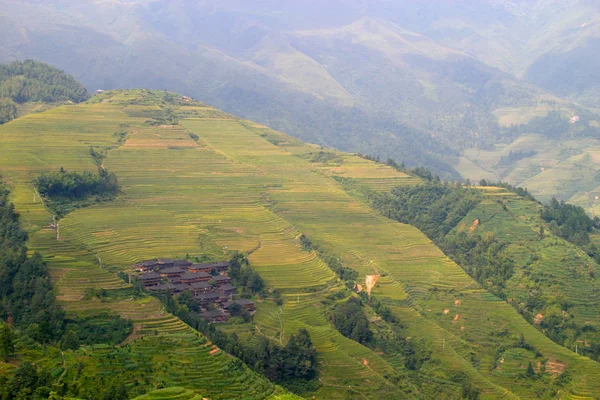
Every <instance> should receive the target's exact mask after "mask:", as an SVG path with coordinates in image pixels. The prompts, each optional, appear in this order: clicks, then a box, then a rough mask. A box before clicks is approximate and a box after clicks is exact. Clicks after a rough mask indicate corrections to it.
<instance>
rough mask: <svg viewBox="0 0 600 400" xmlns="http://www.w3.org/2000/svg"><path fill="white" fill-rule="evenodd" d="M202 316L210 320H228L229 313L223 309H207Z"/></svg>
mask: <svg viewBox="0 0 600 400" xmlns="http://www.w3.org/2000/svg"><path fill="white" fill-rule="evenodd" d="M201 316H202V318H203V319H205V320H207V321H209V322H213V323H215V322H227V320H228V319H229V315H228V314H226V313H225V312H224V311H223V310H220V309H219V310H214V311H206V312H203V313H202V314H201Z"/></svg>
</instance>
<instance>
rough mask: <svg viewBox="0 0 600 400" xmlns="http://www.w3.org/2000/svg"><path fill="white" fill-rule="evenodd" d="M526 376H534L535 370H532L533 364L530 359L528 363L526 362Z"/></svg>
mask: <svg viewBox="0 0 600 400" xmlns="http://www.w3.org/2000/svg"><path fill="white" fill-rule="evenodd" d="M526 374H527V376H534V375H535V371H534V370H533V365H532V364H531V361H529V364H527V373H526Z"/></svg>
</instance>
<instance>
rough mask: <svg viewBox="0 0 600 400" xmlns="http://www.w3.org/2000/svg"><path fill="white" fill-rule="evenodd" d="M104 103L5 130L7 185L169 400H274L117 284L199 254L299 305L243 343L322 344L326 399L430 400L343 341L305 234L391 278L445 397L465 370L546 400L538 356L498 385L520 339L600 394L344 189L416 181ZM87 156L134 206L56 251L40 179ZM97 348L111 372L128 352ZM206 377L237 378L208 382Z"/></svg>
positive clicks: (358, 162)
mask: <svg viewBox="0 0 600 400" xmlns="http://www.w3.org/2000/svg"><path fill="white" fill-rule="evenodd" d="M109 98H110V100H112V101H111V102H110V103H108V102H106V100H108V99H109ZM100 100H104V101H101V102H97V103H94V104H90V103H88V104H83V105H78V106H63V107H59V108H56V109H53V110H50V111H47V112H45V113H42V114H33V115H29V116H26V117H23V118H21V119H18V120H16V121H14V122H11V123H9V124H6V125H3V126H2V127H0V147H1V148H2V149H3V150H4V149H7V151H2V153H1V154H0V171H1V172H2V174H3V176H4V177H6V178H7V180H8V181H9V182H10V183H11V184H12V186H13V199H14V201H15V204H16V207H17V209H18V211H19V212H21V214H22V215H23V221H24V223H25V224H26V226H27V228H28V229H29V230H30V232H32V239H31V244H30V247H31V248H32V250H39V251H41V252H43V253H44V255H45V257H46V259H47V260H48V262H49V265H50V267H51V271H52V275H53V278H54V280H55V283H56V286H57V290H58V292H59V296H60V299H61V300H62V301H63V304H65V307H66V308H67V310H69V311H71V312H90V310H99V309H110V310H114V311H116V312H118V313H120V314H122V315H124V316H127V317H130V318H132V319H133V320H134V322H135V323H136V331H135V334H134V336H133V337H132V338H130V341H131V343H133V346H134V347H135V348H136V349H139V350H136V353H135V354H138V353H139V355H138V356H135V357H137V358H135V357H134V356H131V357H133V358H132V360H133V361H131V362H133V363H139V362H141V361H140V360H148V359H150V360H151V361H148V362H150V363H152V364H153V365H154V370H160V371H164V372H161V373H160V374H159V376H157V378H156V379H157V380H161V381H164V382H165V383H166V386H182V387H185V388H187V389H193V390H196V392H198V393H200V394H201V395H204V396H206V395H208V396H210V397H211V398H227V397H228V396H229V398H236V397H235V396H236V393H237V394H238V395H239V393H240V391H242V390H250V391H251V393H253V398H257V399H258V398H267V397H268V396H271V395H272V394H273V393H274V390H275V388H274V386H273V385H270V384H269V383H268V382H265V381H264V380H261V379H258V378H256V375H255V374H253V373H251V372H250V371H249V370H247V369H245V368H242V367H240V366H235V365H233V364H232V361H231V358H230V357H227V356H225V355H224V354H221V352H218V354H220V355H218V356H215V355H211V354H210V350H211V348H212V347H211V345H210V344H208V343H206V341H205V339H203V338H202V337H201V336H199V335H197V334H196V333H194V332H193V331H192V330H191V329H190V328H189V327H187V326H186V325H185V324H183V323H182V322H181V321H179V320H178V319H176V318H174V317H173V316H170V315H169V314H166V313H165V312H164V311H163V310H162V307H161V305H160V304H158V303H157V302H156V301H153V300H150V299H142V300H136V301H133V300H130V299H127V298H122V297H120V296H119V293H120V290H121V288H122V287H124V286H125V285H126V284H125V283H123V282H122V281H120V280H119V279H118V278H116V275H115V273H116V272H117V271H119V270H127V269H128V268H129V267H130V265H131V263H133V262H134V261H137V260H140V259H144V258H150V257H159V256H164V257H183V256H185V255H186V254H189V255H190V256H201V255H209V256H211V257H214V258H215V259H218V258H222V257H224V256H226V254H227V252H228V251H230V250H240V251H245V252H249V253H250V261H251V262H252V265H253V267H254V268H255V269H256V270H257V271H258V272H259V273H260V274H261V276H262V277H263V278H264V279H265V281H266V282H267V285H268V286H270V287H273V288H278V289H280V290H281V291H282V293H284V296H285V298H286V302H285V303H284V305H283V306H282V307H277V306H275V305H274V304H273V303H272V302H270V301H265V302H262V303H260V302H259V303H257V305H258V312H257V314H256V316H255V326H254V327H251V328H250V329H249V328H248V327H247V326H244V325H240V326H239V334H240V337H244V335H246V336H248V337H249V336H250V333H251V332H252V331H253V330H255V331H257V332H261V333H263V334H265V335H267V336H270V337H272V338H274V339H276V340H282V341H285V340H286V339H287V338H288V337H289V335H290V334H292V333H294V332H295V331H297V330H298V329H299V328H301V327H304V328H306V329H308V330H309V332H310V334H311V337H312V338H313V341H314V342H315V344H316V346H317V348H318V350H319V361H320V371H321V381H322V383H323V386H322V387H321V389H320V390H319V391H318V392H317V393H316V394H315V396H316V398H365V397H366V398H373V399H378V398H402V397H408V398H414V397H418V394H414V393H411V394H408V393H409V391H410V390H411V387H412V386H411V384H410V379H413V378H410V377H408V378H406V379H408V380H407V381H406V382H404V381H402V382H403V383H401V384H396V383H393V382H394V381H393V379H391V377H393V376H407V375H406V374H407V373H406V371H405V369H404V366H403V364H402V362H401V360H399V358H398V357H395V356H386V355H381V354H377V353H375V352H373V351H371V350H370V349H368V348H366V347H364V346H361V345H359V344H357V343H356V342H353V341H351V340H349V339H347V338H345V337H343V336H342V335H340V334H339V333H338V332H337V331H335V330H334V329H332V327H331V325H330V323H329V322H328V321H327V319H326V316H325V314H324V311H323V310H322V309H321V304H320V301H321V299H323V298H324V297H325V296H327V295H328V294H330V293H331V292H333V291H335V290H337V288H339V287H340V282H339V281H338V280H337V279H336V278H335V276H334V274H333V272H332V271H331V270H330V269H329V268H328V267H327V266H326V265H325V264H324V263H323V261H322V260H321V259H320V258H319V257H318V256H317V255H316V254H315V253H313V252H306V251H304V250H303V249H302V247H301V245H300V242H299V240H298V236H299V235H300V234H301V233H305V234H307V235H308V236H309V237H310V238H311V239H312V240H313V241H314V242H316V243H318V244H319V245H321V246H322V247H324V248H326V249H328V250H329V251H331V252H333V253H335V254H337V255H338V256H340V257H342V258H343V259H344V261H345V263H346V264H347V265H348V266H351V267H353V268H355V269H356V270H358V271H360V273H361V274H362V275H367V274H372V273H379V274H381V278H380V280H379V283H378V285H377V287H376V288H375V290H374V294H375V295H376V296H377V297H378V298H379V299H380V300H382V301H384V302H386V303H388V304H389V305H390V306H391V307H392V309H393V311H394V312H395V313H396V314H397V316H398V317H399V318H400V319H401V320H402V321H403V322H405V323H406V325H408V328H409V330H410V332H411V333H413V334H414V336H417V337H426V338H428V339H429V340H430V341H431V342H432V343H433V346H434V356H435V357H436V358H437V359H438V360H439V362H438V364H437V365H435V366H430V368H428V369H427V371H430V372H431V373H429V372H428V373H425V374H422V376H420V377H419V379H422V380H424V381H425V382H427V381H428V380H429V381H431V383H432V384H434V383H439V381H440V379H441V378H439V377H438V376H437V373H436V371H442V372H443V371H446V372H448V371H460V372H463V373H464V374H466V375H467V376H469V378H470V379H471V380H472V382H473V383H474V384H475V385H476V386H478V387H479V388H481V389H482V390H483V394H484V397H486V398H532V397H535V396H536V392H537V391H539V390H541V389H543V386H544V385H545V383H543V382H534V381H531V380H522V379H520V378H519V376H518V375H519V374H520V373H522V372H524V367H523V362H524V360H528V359H531V358H532V357H534V355H532V354H522V353H519V351H517V350H514V351H512V350H508V351H507V352H506V354H504V355H503V357H504V360H505V363H504V364H503V367H502V368H500V369H499V368H496V369H493V370H492V363H493V361H494V357H495V354H496V350H497V348H498V347H499V346H500V345H501V344H506V343H510V342H514V341H515V340H517V339H518V338H519V336H520V335H521V334H523V335H524V336H525V337H526V339H527V341H528V342H529V343H531V344H532V345H534V346H535V347H536V348H537V349H539V350H540V352H541V353H542V354H543V357H544V358H545V359H547V360H549V361H550V362H552V363H555V364H556V365H559V366H562V365H564V367H569V368H571V370H572V371H573V376H574V379H573V382H572V383H571V384H569V385H567V386H566V387H565V388H564V389H561V390H562V392H561V396H563V397H564V398H592V396H593V394H594V393H600V380H599V379H598V378H599V377H600V367H598V365H596V364H594V363H593V362H591V361H590V360H588V359H586V358H583V357H578V356H576V355H575V354H574V353H572V352H570V351H568V350H567V349H565V348H562V347H560V346H557V345H555V344H554V343H552V342H551V341H550V340H549V339H547V338H546V337H544V336H543V335H542V334H541V333H539V332H538V331H537V330H536V329H535V328H533V327H532V326H530V325H529V324H527V322H526V321H525V320H523V319H522V318H521V317H520V316H519V315H518V314H517V313H516V312H515V311H514V310H513V309H512V308H511V307H510V306H509V305H508V304H506V303H504V302H502V301H500V300H499V299H497V298H495V297H493V296H491V295H489V294H488V293H487V292H485V291H484V290H483V289H481V288H480V287H479V286H478V285H477V284H476V283H475V282H474V281H473V280H472V279H471V278H469V277H468V276H467V275H466V274H465V273H464V272H463V271H462V269H461V268H460V267H458V266H457V265H456V264H454V263H453V262H451V261H450V260H449V259H448V258H447V257H445V256H444V255H443V254H442V253H441V252H440V251H439V249H437V248H436V247H435V246H434V245H433V244H432V243H431V242H430V241H429V240H428V239H427V238H426V237H425V236H424V235H423V234H422V233H421V232H419V231H418V230H416V229H415V228H413V227H410V226H406V225H402V224H399V223H395V222H392V221H390V220H387V219H385V218H383V217H381V216H379V215H377V214H376V213H375V212H374V211H373V210H371V209H370V208H369V207H367V206H366V205H364V204H363V203H362V202H361V201H360V200H357V199H355V198H354V197H352V196H350V195H349V194H348V193H346V192H345V191H344V190H343V189H342V187H341V186H340V185H338V183H337V182H336V181H335V180H334V179H332V176H345V177H351V178H356V179H360V180H361V181H362V182H363V183H365V184H367V185H369V186H370V187H372V188H373V189H375V190H386V189H388V188H390V187H392V186H394V185H398V184H413V183H416V182H418V180H417V179H415V178H413V177H410V176H407V175H405V174H402V173H400V172H397V171H395V170H393V169H392V168H389V167H383V166H380V165H377V164H375V163H372V162H369V161H366V160H363V159H361V158H359V157H356V156H352V155H348V154H341V153H340V154H339V156H340V157H341V158H342V159H343V161H342V162H341V163H339V165H328V164H326V163H314V162H310V161H309V160H307V159H306V157H305V155H306V154H308V153H311V152H318V151H320V149H319V148H318V147H317V146H312V145H306V144H303V143H301V142H299V141H297V140H295V139H292V138H290V137H288V136H286V135H283V134H281V133H278V132H274V131H272V130H269V129H267V128H264V127H261V126H259V125H256V124H253V123H250V122H247V121H240V120H238V119H235V118H233V117H231V116H228V115H226V114H223V113H221V112H219V111H218V110H214V109H211V108H208V107H202V106H197V105H194V106H186V105H179V106H177V107H175V110H176V112H177V113H178V114H179V115H181V116H184V117H185V118H184V119H182V120H181V121H180V125H176V126H164V125H163V126H148V124H144V122H145V121H146V120H147V119H148V118H151V117H160V115H162V114H161V113H162V109H161V108H160V107H157V105H160V104H161V101H162V100H161V97H160V94H156V93H150V92H146V91H126V92H111V93H106V94H104V95H103V97H102V98H100ZM122 124H126V125H127V128H126V129H127V132H128V134H127V137H126V140H125V141H123V142H121V143H120V142H119V140H118V136H117V135H114V133H115V132H119V131H120V130H121V129H122V127H121V125H122ZM196 137H197V138H198V139H196ZM90 146H97V147H101V146H102V147H111V150H110V151H109V152H108V157H107V158H106V160H105V165H106V167H107V168H108V169H109V170H110V171H112V172H115V173H116V174H117V176H118V178H119V182H120V184H121V185H122V187H123V193H122V194H121V195H120V196H119V198H118V199H117V200H116V201H114V202H110V203H100V204H98V205H96V206H93V207H89V208H85V209H80V210H77V211H74V212H72V213H71V214H69V215H67V216H66V217H65V218H64V219H62V220H61V221H60V223H59V238H60V241H57V240H56V232H55V231H52V230H50V229H47V226H48V225H49V224H50V222H51V220H52V219H51V216H50V215H49V214H48V213H47V212H46V211H45V209H44V208H43V205H42V204H41V203H40V200H39V198H37V199H34V196H33V195H34V193H33V188H32V185H31V181H32V180H33V178H35V176H37V175H38V174H39V173H40V172H41V171H44V170H56V169H58V168H60V167H61V166H62V167H65V168H66V169H72V170H77V171H83V170H85V169H87V170H93V169H94V168H95V167H94V165H93V163H92V160H91V158H90V157H89V147H90ZM98 260H100V261H101V264H102V266H101V265H100V264H99V262H98ZM88 288H98V289H99V288H105V289H108V292H109V294H110V296H109V298H108V299H105V300H104V301H99V300H98V299H90V300H85V299H83V298H82V296H83V294H84V292H85V290H86V289H88ZM446 309H447V310H448V312H447V313H444V310H446ZM227 329H236V327H235V326H229V327H228V328H227ZM505 331H506V332H507V333H506V334H502V335H499V334H498V333H500V332H505ZM176 343H180V346H179V350H177V348H176V346H175V344H176ZM161 346H162V347H161ZM169 346H170V347H169ZM157 347H160V348H161V349H162V350H161V351H163V354H165V353H166V352H171V351H173V352H177V351H179V353H176V356H174V357H173V359H174V361H172V362H171V361H169V360H166V359H165V360H163V359H161V358H160V357H161V355H160V354H156V348H157ZM153 349H154V350H153ZM89 351H90V352H91V353H90V356H91V357H93V358H94V359H98V360H100V359H101V355H102V354H111V352H112V351H114V350H113V349H100V348H99V349H89ZM192 353H193V354H192ZM113 356H114V357H116V356H118V355H117V354H113V355H112V356H111V357H113ZM128 362H129V361H128ZM206 363H212V364H206ZM132 365H133V364H132ZM205 365H213V366H214V369H215V370H216V371H222V370H227V371H234V372H235V374H237V375H235V374H234V373H233V372H232V373H231V374H230V375H231V376H230V375H227V376H228V378H223V375H219V374H218V373H217V374H214V375H210V376H205V375H203V374H200V373H199V372H197V371H199V369H198V368H202V367H203V366H205ZM526 365H527V363H526V362H525V367H526ZM105 367H106V368H103V367H102V365H101V363H100V364H98V370H99V371H108V370H109V368H108V365H106V366H105ZM196 367H198V368H196ZM211 368H213V367H211ZM236 368H237V369H236ZM205 370H206V369H205ZM106 373H108V372H106ZM234 375H235V376H237V378H235V377H234ZM442 375H443V374H441V373H440V376H442ZM125 376H131V377H132V376H133V375H125ZM131 379H133V378H131ZM232 379H233V380H236V382H237V384H233V383H231V382H232ZM446 384H447V382H446ZM448 385H449V386H450V387H452V385H453V384H448ZM227 388H231V390H230V391H229V392H226V393H225V394H218V393H220V391H223V390H224V391H227V390H229V389H227ZM244 388H246V389H244ZM218 396H221V397H218ZM152 398H154V397H152ZM238 398H239V397H238ZM244 398H246V397H244ZM282 398H283V397H282Z"/></svg>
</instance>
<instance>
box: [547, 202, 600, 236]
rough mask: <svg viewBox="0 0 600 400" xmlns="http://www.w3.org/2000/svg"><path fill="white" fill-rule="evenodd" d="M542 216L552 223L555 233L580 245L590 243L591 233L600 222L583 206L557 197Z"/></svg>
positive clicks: (551, 226) (551, 227)
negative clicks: (590, 215)
mask: <svg viewBox="0 0 600 400" xmlns="http://www.w3.org/2000/svg"><path fill="white" fill-rule="evenodd" d="M541 217H542V219H543V220H544V221H546V222H547V223H549V224H550V230H551V231H552V233H553V234H555V235H556V236H559V237H561V238H563V239H565V240H568V241H569V242H571V243H574V244H576V245H578V246H585V245H587V244H588V243H590V236H589V233H590V232H592V231H593V229H594V227H598V226H599V224H600V220H593V219H591V218H590V217H589V216H588V215H587V214H586V212H585V210H584V209H583V208H582V207H579V206H574V205H572V204H567V203H565V202H564V201H558V200H556V199H555V198H553V199H552V201H551V202H550V204H549V205H547V206H545V207H544V209H543V210H542V211H541Z"/></svg>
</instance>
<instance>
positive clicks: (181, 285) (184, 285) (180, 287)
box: [173, 283, 192, 293]
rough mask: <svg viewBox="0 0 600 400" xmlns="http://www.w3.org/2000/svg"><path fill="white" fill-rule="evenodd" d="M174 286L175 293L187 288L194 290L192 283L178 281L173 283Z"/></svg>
mask: <svg viewBox="0 0 600 400" xmlns="http://www.w3.org/2000/svg"><path fill="white" fill-rule="evenodd" d="M173 287H174V289H175V290H174V291H175V293H183V292H185V291H186V290H192V288H191V287H190V285H188V284H187V283H176V284H174V285H173Z"/></svg>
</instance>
